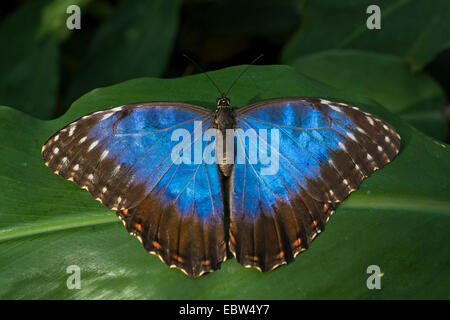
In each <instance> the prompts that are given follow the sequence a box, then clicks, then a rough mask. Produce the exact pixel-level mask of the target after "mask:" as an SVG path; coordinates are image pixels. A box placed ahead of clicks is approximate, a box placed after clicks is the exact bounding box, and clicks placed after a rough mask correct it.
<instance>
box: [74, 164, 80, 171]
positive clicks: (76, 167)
mask: <svg viewBox="0 0 450 320" xmlns="http://www.w3.org/2000/svg"><path fill="white" fill-rule="evenodd" d="M78 169H80V166H79V165H78V163H77V164H76V165H74V166H73V171H78Z"/></svg>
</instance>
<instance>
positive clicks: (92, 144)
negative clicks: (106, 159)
mask: <svg viewBox="0 0 450 320" xmlns="http://www.w3.org/2000/svg"><path fill="white" fill-rule="evenodd" d="M96 145H98V140H95V141H94V142H92V143H91V145H90V146H89V148H88V152H89V151H91V150H92V149H94V148H95V146H96Z"/></svg>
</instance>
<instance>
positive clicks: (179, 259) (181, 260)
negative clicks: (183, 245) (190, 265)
mask: <svg viewBox="0 0 450 320" xmlns="http://www.w3.org/2000/svg"><path fill="white" fill-rule="evenodd" d="M172 258H174V259H175V260H177V261H178V262H179V263H183V261H184V260H183V258H181V257H180V256H177V255H176V254H174V255H173V256H172Z"/></svg>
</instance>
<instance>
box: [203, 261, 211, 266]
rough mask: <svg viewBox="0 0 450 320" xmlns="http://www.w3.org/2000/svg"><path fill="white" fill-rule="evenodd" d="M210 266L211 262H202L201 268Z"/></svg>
mask: <svg viewBox="0 0 450 320" xmlns="http://www.w3.org/2000/svg"><path fill="white" fill-rule="evenodd" d="M210 264H211V261H209V260H203V261H202V266H209V265H210Z"/></svg>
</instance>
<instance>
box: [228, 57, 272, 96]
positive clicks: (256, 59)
mask: <svg viewBox="0 0 450 320" xmlns="http://www.w3.org/2000/svg"><path fill="white" fill-rule="evenodd" d="M263 56H264V54H260V55H259V56H257V57H256V58H255V59H254V60H253V61H252V62H250V64H249V65H248V66H247V68H245V69H244V71H242V72H241V74H240V75H239V77H237V78H236V79H235V80H234V82H233V83H232V84H231V86H230V88H229V89H228V91H227V93H225V96H228V93H230V91H231V88H233V86H234V85H235V84H236V82H237V81H238V80H239V79H240V78H241V77H242V75H243V74H244V73H246V72H247V70H248V68H250V66H251V65H252V64H254V63H255V62H256V61H258V60H259V59H260V58H262V57H263Z"/></svg>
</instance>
